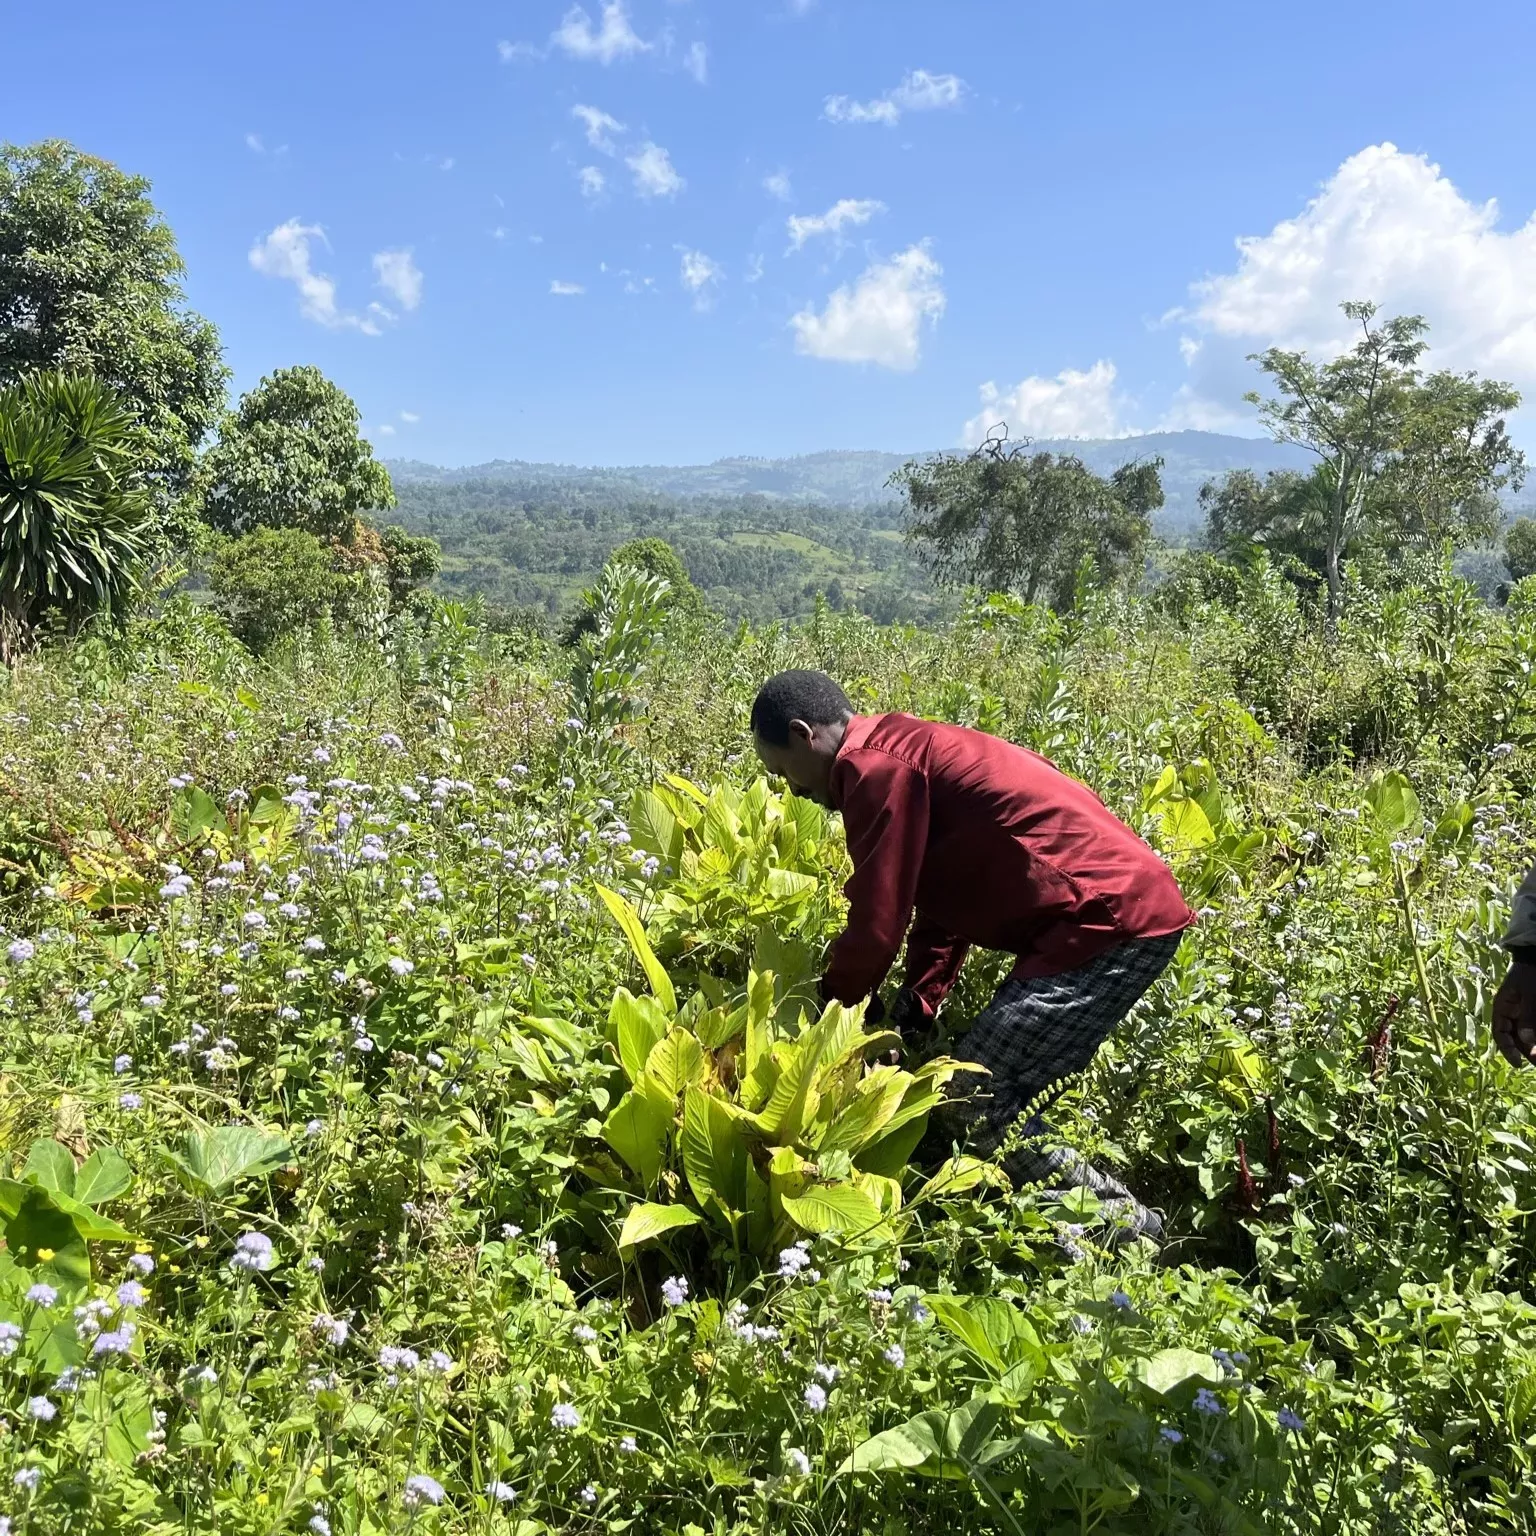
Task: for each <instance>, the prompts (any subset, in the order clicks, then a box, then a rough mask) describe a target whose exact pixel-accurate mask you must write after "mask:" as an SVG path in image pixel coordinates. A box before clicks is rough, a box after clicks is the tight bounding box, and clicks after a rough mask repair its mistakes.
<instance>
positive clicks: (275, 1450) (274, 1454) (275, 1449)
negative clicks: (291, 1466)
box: [267, 1445, 283, 1461]
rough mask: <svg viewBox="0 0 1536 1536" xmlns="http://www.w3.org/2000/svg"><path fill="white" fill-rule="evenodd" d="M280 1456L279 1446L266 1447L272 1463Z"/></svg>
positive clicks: (280, 1447) (281, 1449)
mask: <svg viewBox="0 0 1536 1536" xmlns="http://www.w3.org/2000/svg"><path fill="white" fill-rule="evenodd" d="M282 1454H283V1448H282V1446H280V1445H269V1446H268V1447H267V1455H268V1456H270V1457H271V1458H272V1460H273V1461H276V1460H277V1458H278V1457H279V1456H281V1455H282Z"/></svg>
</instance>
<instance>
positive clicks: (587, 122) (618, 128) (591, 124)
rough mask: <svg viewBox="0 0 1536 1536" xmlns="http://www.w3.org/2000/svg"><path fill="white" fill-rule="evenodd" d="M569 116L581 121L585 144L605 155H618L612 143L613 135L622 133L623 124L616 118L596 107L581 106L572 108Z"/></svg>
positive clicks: (616, 148) (616, 147) (615, 146)
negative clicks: (585, 135)
mask: <svg viewBox="0 0 1536 1536" xmlns="http://www.w3.org/2000/svg"><path fill="white" fill-rule="evenodd" d="M571 116H572V117H574V118H578V119H579V120H580V121H581V123H582V126H583V127H584V128H585V129H586V134H587V143H588V144H590V145H591V146H592V148H593V149H598V150H601V151H602V152H603V153H604V154H605V155H615V154H617V153H618V145H616V144H615V143H614V142H613V135H614V134H616V133H623V132H624V124H623V123H621V122H620V121H619V120H618V118H616V117H610V116H609V115H608V114H607V113H606V112H603V111H600V110H599V109H598V108H597V107H582V106H576V107H572V108H571Z"/></svg>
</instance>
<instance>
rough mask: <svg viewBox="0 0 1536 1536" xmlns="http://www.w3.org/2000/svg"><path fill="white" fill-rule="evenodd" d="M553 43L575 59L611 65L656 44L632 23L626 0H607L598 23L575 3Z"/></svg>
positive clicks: (556, 32)
mask: <svg viewBox="0 0 1536 1536" xmlns="http://www.w3.org/2000/svg"><path fill="white" fill-rule="evenodd" d="M550 42H551V43H552V44H553V45H554V46H555V47H556V48H559V49H562V50H563V51H564V52H566V53H568V54H570V56H571V57H572V58H573V59H587V60H591V61H593V62H595V63H598V64H612V63H613V62H614V60H616V59H623V58H628V57H629V55H630V54H632V53H649V52H650V50H651V48H652V47H653V44H651V43H648V42H645V41H644V40H643V39H642V38H641V37H640V36H639V35H638V34H637V33H636V31H635V29H634V28H633V27H632V26H630V24H629V8H628V6H626V5H625V4H624V0H607V3H606V4H604V6H603V13H602V22H601V23H600V24H599V25H597V26H594V25H593V22H592V18H591V16H589V15H588V14H587V12H586V11H585V10H584V9H583V8H582V7H581V6H579V5H576V6H572V7H571V9H570V10H569V11H567V12H566V13H565V20H564V21H562V22H561V23H560V26H559V27H558V28H557V29H556V31H555V33H554V35H553V36H552V37H551V38H550Z"/></svg>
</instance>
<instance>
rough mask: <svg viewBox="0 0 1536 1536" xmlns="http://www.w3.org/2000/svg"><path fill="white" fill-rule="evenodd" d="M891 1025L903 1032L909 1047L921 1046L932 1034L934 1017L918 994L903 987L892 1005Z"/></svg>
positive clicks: (902, 1036) (903, 1037) (902, 1034)
mask: <svg viewBox="0 0 1536 1536" xmlns="http://www.w3.org/2000/svg"><path fill="white" fill-rule="evenodd" d="M891 1023H892V1024H893V1025H895V1027H896V1028H897V1029H898V1030H900V1031H901V1038H902V1039H903V1040H904V1041H905V1042H906V1044H907V1045H909V1046H912V1045H921V1044H923V1043H925V1042H926V1040H927V1038H928V1036H929V1034H930V1033H931V1032H932V1029H933V1015H932V1014H931V1013H929V1012H928V1009H927V1007H926V1005H925V1004H924V1003H923V1000H922V999H921V998H920V997H919V996H918V995H917V993H915V992H914V991H912V990H911V988H909V987H903V988H902V989H901V991H899V992H898V993H897V994H896V997H895V999H894V1000H893V1001H892V1003H891Z"/></svg>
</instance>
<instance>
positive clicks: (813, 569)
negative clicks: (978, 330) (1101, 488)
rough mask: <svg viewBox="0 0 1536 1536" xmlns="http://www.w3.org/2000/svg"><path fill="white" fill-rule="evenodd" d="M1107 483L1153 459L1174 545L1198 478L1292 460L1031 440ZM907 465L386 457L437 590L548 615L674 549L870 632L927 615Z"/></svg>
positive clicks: (1290, 452)
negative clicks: (896, 487)
mask: <svg viewBox="0 0 1536 1536" xmlns="http://www.w3.org/2000/svg"><path fill="white" fill-rule="evenodd" d="M1037 446H1038V447H1040V448H1042V449H1050V450H1053V451H1057V452H1070V453H1076V454H1078V455H1080V456H1081V457H1082V458H1083V459H1084V460H1085V462H1087V463H1088V464H1089V465H1090V466H1091V467H1092V468H1093V469H1095V470H1097V471H1099V472H1100V473H1105V474H1107V473H1108V472H1110V471H1111V470H1113V469H1115V468H1117V467H1118V466H1119V465H1121V464H1124V463H1127V462H1129V461H1130V460H1132V459H1137V458H1150V457H1154V456H1159V457H1161V458H1162V459H1163V464H1164V467H1163V485H1164V490H1165V494H1166V497H1167V502H1166V505H1165V506H1164V508H1163V510H1162V511H1161V513H1159V515H1158V517H1157V519H1156V527H1157V532H1158V533H1159V534H1160V535H1161V536H1162V537H1164V538H1167V539H1171V540H1180V539H1183V538H1186V537H1188V535H1189V534H1190V532H1191V531H1192V530H1193V529H1194V528H1195V527H1196V526H1197V523H1198V515H1199V514H1198V505H1197V498H1198V495H1199V489H1200V486H1201V485H1202V484H1204V483H1205V482H1206V481H1207V480H1210V479H1213V478H1215V477H1217V476H1219V475H1222V474H1224V473H1226V472H1227V471H1228V470H1231V469H1238V468H1252V469H1254V470H1257V471H1259V472H1261V473H1262V472H1266V471H1268V470H1271V469H1281V468H1290V467H1298V466H1302V465H1304V464H1305V463H1306V462H1307V457H1306V455H1304V454H1303V453H1301V452H1300V450H1297V449H1293V448H1287V447H1284V446H1282V445H1279V444H1276V443H1272V442H1269V441H1268V440H1266V439H1260V438H1243V437H1229V436H1224V435H1222V434H1220V433H1214V432H1159V433H1150V434H1147V435H1145V436H1141V437H1125V438H1110V439H1094V440H1084V441H1066V440H1060V441H1042V442H1040V443H1039V444H1037ZM919 456H920V455H915V454H896V453H875V452H826V453H815V454H807V455H804V456H801V457H799V458H790V459H757V458H732V459H720V460H717V461H716V462H715V463H713V464H702V465H684V466H677V467H669V466H658V465H629V466H623V467H615V468H598V467H584V466H577V465H567V464H541V463H528V462H524V461H521V460H507V459H498V460H494V461H492V462H490V463H487V464H476V465H470V466H466V467H462V468H457V469H444V468H439V467H438V466H436V465H431V464H423V463H421V462H419V461H416V460H408V459H407V460H401V459H395V460H387V461H386V463H387V465H388V468H389V471H390V473H391V475H392V476H393V477H394V481H395V489H396V493H397V495H398V496H399V499H400V514H399V515H400V520H401V521H402V522H403V523H405V524H406V526H408V527H410V528H411V529H413V530H414V531H417V532H423V533H430V534H431V535H432V536H433V537H434V538H436V539H437V540H439V542H440V543H441V544H442V546H443V551H444V570H443V578H442V586H443V588H444V589H445V590H446V591H449V592H452V593H455V594H457V595H461V596H470V595H479V596H483V597H485V598H486V599H487V600H488V601H490V602H492V603H495V604H497V605H500V606H504V607H537V608H542V609H544V610H545V611H547V612H549V613H552V614H553V613H557V612H560V611H562V610H563V609H565V608H566V607H568V606H569V603H570V600H571V598H572V597H573V596H574V594H575V593H576V592H578V591H579V590H580V589H581V587H582V586H584V585H585V584H586V583H587V582H589V581H590V580H591V579H592V577H593V576H594V575H595V574H596V573H597V571H598V570H599V569H600V568H601V566H602V563H603V560H604V558H605V557H606V556H607V554H608V552H609V551H610V550H611V549H612V548H613V547H614V546H615V545H616V544H619V543H622V542H623V541H624V540H625V539H629V538H634V537H637V536H644V535H651V534H655V535H659V536H660V537H663V538H666V539H668V540H669V541H670V542H671V543H672V544H674V545H675V546H676V548H677V549H678V551H679V553H680V554H681V555H682V557H683V559H684V561H685V562H686V563H687V565H688V568H689V571H690V573H691V574H692V576H693V579H694V580H695V582H697V583H698V585H699V586H700V587H702V588H703V589H704V590H705V591H706V592H707V593H708V594H709V596H710V599H711V601H712V602H713V603H714V604H715V605H716V606H717V607H719V608H721V609H723V610H724V611H725V612H727V613H730V614H732V615H741V616H746V617H750V618H752V619H754V620H765V619H773V618H779V617H794V616H798V615H803V614H805V613H808V612H809V611H810V609H811V607H812V606H813V604H814V601H815V597H816V594H817V593H818V592H826V593H827V594H828V596H829V597H830V598H831V600H832V601H833V602H834V604H837V605H842V604H844V603H847V604H848V605H850V606H853V607H856V608H858V609H860V610H861V611H863V612H865V613H868V614H871V615H872V616H874V617H876V618H878V619H881V620H883V621H892V620H905V619H923V618H931V617H933V616H935V615H936V614H937V613H939V612H941V611H942V609H943V607H944V603H943V601H942V599H941V597H940V595H939V594H938V593H936V592H935V591H934V589H933V586H932V584H931V583H930V582H929V580H928V578H927V576H926V574H925V573H924V572H923V571H922V569H921V568H920V567H919V565H918V564H917V562H916V561H915V560H914V559H913V558H912V556H911V555H910V554H909V553H908V551H907V549H906V547H905V545H904V544H903V543H902V541H901V536H900V533H901V516H900V507H899V504H898V502H897V501H896V499H895V498H894V496H893V495H892V493H891V491H890V490H889V488H888V486H887V482H888V480H889V479H890V476H891V474H892V472H893V471H894V470H896V469H898V468H899V467H900V466H901V465H902V464H903V463H904V462H906V460H907V459H908V458H912V457H919Z"/></svg>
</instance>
